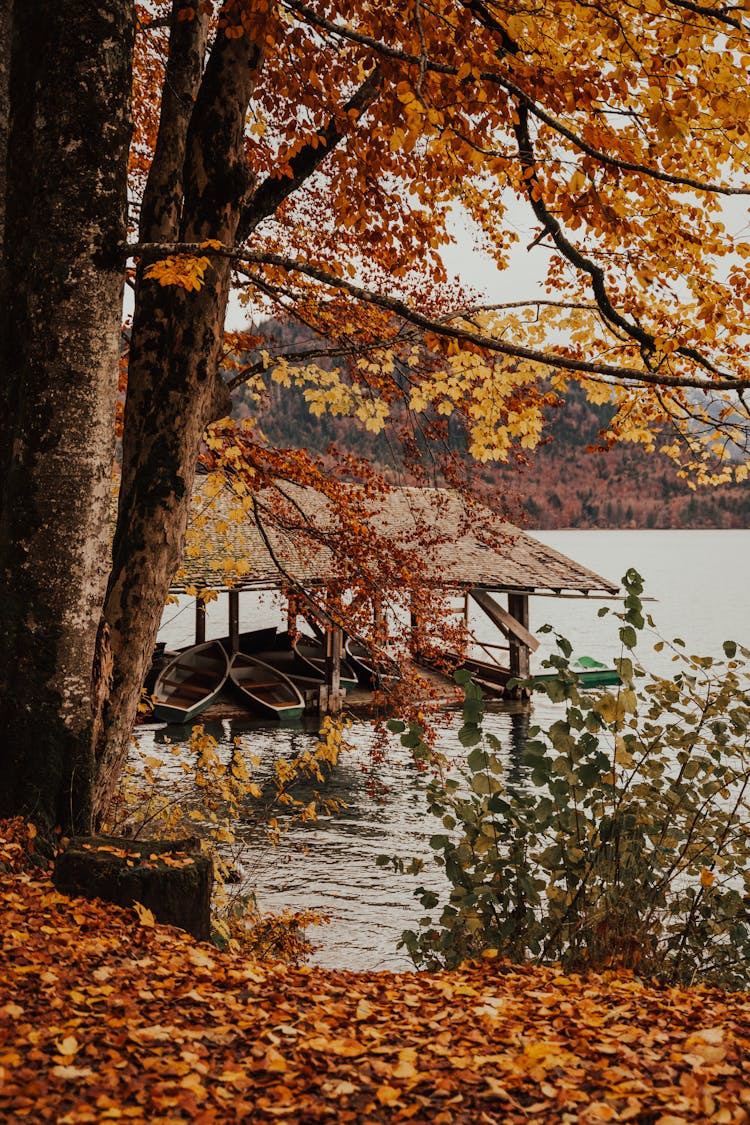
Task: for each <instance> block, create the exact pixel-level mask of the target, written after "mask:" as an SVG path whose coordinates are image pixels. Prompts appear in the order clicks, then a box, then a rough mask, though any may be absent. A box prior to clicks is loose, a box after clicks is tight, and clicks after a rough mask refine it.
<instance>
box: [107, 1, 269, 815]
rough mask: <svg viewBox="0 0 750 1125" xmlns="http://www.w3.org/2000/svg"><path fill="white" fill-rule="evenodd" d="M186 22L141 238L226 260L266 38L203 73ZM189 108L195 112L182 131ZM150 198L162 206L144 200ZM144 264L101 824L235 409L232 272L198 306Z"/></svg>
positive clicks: (212, 60) (112, 590)
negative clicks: (213, 430) (226, 368)
mask: <svg viewBox="0 0 750 1125" xmlns="http://www.w3.org/2000/svg"><path fill="white" fill-rule="evenodd" d="M180 22H183V23H184V22H185V21H180ZM189 22H190V23H192V24H194V28H193V33H192V35H191V34H190V33H189V32H188V31H185V30H184V29H180V31H179V34H176V33H175V29H173V32H172V36H171V42H170V61H169V66H170V68H171V70H172V72H173V73H174V74H175V75H176V76H178V77H179V80H180V81H181V82H182V83H183V85H184V89H185V90H186V91H189V90H191V89H192V90H193V95H192V96H191V98H190V100H189V101H188V100H187V99H185V98H182V99H179V100H175V101H174V103H171V104H167V105H165V107H164V109H163V115H164V116H163V119H162V126H161V127H160V134H159V141H160V144H159V145H157V162H156V168H155V169H154V170H152V176H151V178H150V181H149V187H148V188H147V191H146V197H145V198H144V204H143V216H144V220H143V223H142V226H141V231H140V237H141V239H142V240H143V241H144V242H152V241H157V242H164V241H165V240H166V241H179V242H187V243H201V242H203V241H205V240H207V239H216V240H218V241H219V242H221V243H223V244H224V245H230V246H231V245H233V243H234V240H235V236H236V232H237V228H238V224H239V221H240V216H241V214H242V209H243V207H244V205H245V203H246V200H247V196H248V192H249V188H250V184H249V181H248V173H247V158H246V155H245V147H244V130H245V117H246V114H247V107H248V104H249V101H250V97H251V95H252V91H253V89H254V87H255V83H256V82H257V79H258V76H259V73H260V68H261V66H262V49H261V47H260V46H259V44H260V43H262V42H263V38H264V36H263V34H262V28H261V29H259V31H258V34H257V36H256V37H255V38H253V37H252V36H250V35H248V34H243V35H242V36H240V37H238V38H231V37H229V38H228V37H226V36H224V35H223V33H222V32H219V34H218V35H217V38H216V40H215V43H214V45H213V47H212V49H211V53H210V56H209V58H208V61H207V63H206V66H205V69H204V70H202V71H201V68H200V66H196V60H197V59H198V58H199V57H201V56H202V50H203V47H204V45H205V36H204V35H203V34H202V33H201V29H200V26H199V21H198V20H192V21H189ZM186 104H189V105H190V106H191V107H192V112H191V114H190V118H189V121H188V120H186V119H185V117H184V106H185V105H186ZM170 115H171V116H170ZM152 191H154V192H156V193H157V195H158V199H152V198H151V193H152ZM170 200H171V202H169V201H170ZM158 256H159V255H158V254H157V255H155V257H157V258H158ZM147 264H148V263H147V262H142V263H141V267H140V270H139V274H138V279H137V286H136V305H135V311H134V316H133V329H132V336H131V341H130V358H129V364H128V393H127V400H126V406H125V427H124V439H123V465H122V482H121V488H120V499H119V510H118V520H117V530H116V533H115V539H114V544H113V554H112V572H111V576H110V582H109V589H108V593H107V600H106V604H105V611H104V616H105V621H106V624H107V627H108V630H109V634H110V637H111V640H112V653H113V659H114V682H113V687H112V692H111V694H110V696H109V699H108V700H107V703H106V709H105V715H104V728H103V737H102V738H101V740H100V742H99V745H98V747H97V786H96V793H95V801H94V812H95V816H100V815H102V814H103V813H104V811H105V810H106V807H107V803H108V800H109V798H110V795H111V792H112V788H113V786H114V784H115V782H116V779H117V777H118V775H119V773H120V771H121V769H122V766H123V764H124V761H125V758H126V756H127V751H128V743H129V738H130V732H131V730H132V724H133V720H134V718H135V711H136V707H137V703H138V699H139V692H140V687H141V684H142V683H143V680H144V676H145V674H146V672H147V669H148V666H149V661H150V658H151V653H152V651H153V646H154V642H155V639H156V633H157V630H158V626H159V621H160V616H161V611H162V608H163V605H164V602H165V599H166V596H167V593H168V590H169V585H170V583H171V581H172V578H173V576H174V573H175V570H176V569H177V567H178V565H179V562H180V559H181V557H182V550H183V545H184V538H185V531H186V527H187V519H188V511H189V504H190V496H191V492H192V487H193V480H194V475H195V465H196V461H197V456H198V451H199V448H200V442H201V439H202V437H203V433H204V431H205V428H206V426H207V425H208V423H209V422H211V421H212V420H214V419H215V418H220V417H222V416H223V415H224V414H226V413H228V411H229V406H230V402H229V395H228V393H227V392H226V390H225V389H224V385H223V382H222V380H221V378H220V376H219V374H218V368H219V361H220V356H221V346H222V340H223V333H224V318H225V313H226V306H227V300H228V294H229V283H230V264H229V262H228V260H227V259H224V258H218V257H216V258H214V259H213V260H212V263H211V266H210V268H209V269H208V270H207V272H206V276H205V281H204V284H203V287H202V288H201V289H200V291H198V292H188V291H186V290H184V289H181V288H179V287H174V286H172V287H162V286H160V285H159V284H158V283H157V282H156V281H153V280H149V279H147V278H146V277H145V276H144V266H145V265H147Z"/></svg>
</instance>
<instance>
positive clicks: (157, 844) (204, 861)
mask: <svg viewBox="0 0 750 1125" xmlns="http://www.w3.org/2000/svg"><path fill="white" fill-rule="evenodd" d="M53 879H54V884H55V886H56V887H57V889H58V890H59V891H62V893H63V894H68V895H81V896H82V897H84V898H101V899H104V901H105V902H113V903H115V904H116V905H117V906H132V905H133V904H134V903H136V902H138V903H140V904H141V905H142V906H145V907H146V908H147V909H148V910H150V911H151V913H152V914H153V915H154V918H155V919H156V921H157V922H164V923H166V924H169V925H173V926H179V927H180V929H183V930H187V932H188V933H190V934H192V935H193V937H195V938H198V940H199V941H208V940H209V938H210V937H211V888H212V886H213V866H212V863H211V860H210V858H209V857H208V856H205V855H202V854H201V851H200V846H199V843H198V840H197V839H195V838H189V839H186V840H172V841H163V840H120V839H115V838H114V837H111V836H87V837H78V838H74V839H72V840H71V841H70V843H69V844H68V846H67V847H66V848H65V850H64V851H63V852H61V853H60V855H58V857H57V859H56V861H55V869H54V876H53Z"/></svg>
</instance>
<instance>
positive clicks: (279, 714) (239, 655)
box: [229, 652, 305, 721]
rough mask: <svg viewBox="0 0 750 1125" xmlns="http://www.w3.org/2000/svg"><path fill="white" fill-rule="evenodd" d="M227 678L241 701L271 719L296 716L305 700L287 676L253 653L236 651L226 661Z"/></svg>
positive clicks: (301, 709) (286, 719)
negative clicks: (227, 668) (227, 661)
mask: <svg viewBox="0 0 750 1125" xmlns="http://www.w3.org/2000/svg"><path fill="white" fill-rule="evenodd" d="M229 680H230V683H231V684H232V686H233V687H234V688H235V690H236V692H237V694H238V695H241V696H242V699H243V702H244V703H245V704H246V705H247V706H249V707H250V708H251V710H253V711H257V712H259V714H261V715H264V716H265V717H267V718H271V719H281V720H284V721H288V720H290V719H298V718H299V717H300V715H301V714H302V712H303V711H304V709H305V701H304V699H303V697H302V695H301V693H300V692H299V691H298V690H297V688H296V687H295V686H294V684H293V683H292V681H291V680H290V679H289V677H288V676H285V675H283V674H282V673H281V672H279V671H278V670H277V669H276V668H273V667H272V666H271V665H270V664H266V663H265V661H263V660H259V659H258V658H257V657H255V656H248V655H247V654H246V653H244V652H236V653H235V654H234V656H233V657H232V660H231V662H230V665H229Z"/></svg>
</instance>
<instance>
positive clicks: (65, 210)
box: [0, 0, 134, 832]
mask: <svg viewBox="0 0 750 1125" xmlns="http://www.w3.org/2000/svg"><path fill="white" fill-rule="evenodd" d="M133 29H134V11H133V0H98V2H97V3H96V4H91V3H90V2H89V0H34V2H32V0H24V2H23V3H16V4H15V9H14V12H13V29H12V31H13V33H12V63H11V79H10V136H9V143H8V179H7V185H8V186H7V198H6V200H5V204H6V206H5V240H4V248H5V255H4V268H5V272H6V280H7V288H6V293H7V299H6V301H5V305H4V308H3V309H2V311H0V364H1V365H2V376H1V381H2V383H3V385H4V387H5V391H4V403H3V405H4V407H5V409H6V410H7V411H8V417H7V422H8V432H9V435H10V442H9V443H6V448H5V451H4V456H3V461H2V463H0V487H1V492H0V731H2V737H0V779H1V780H0V816H4V815H11V814H16V813H22V814H25V815H28V816H30V817H31V818H32V819H34V820H36V821H37V822H38V823H39V824H40V825H42V826H43V827H45V828H49V827H51V826H53V825H55V824H59V825H61V826H62V827H63V828H64V829H65V830H67V831H70V830H76V831H79V832H85V831H87V830H88V829H89V825H90V819H91V792H92V782H93V765H94V759H93V747H92V737H93V709H92V667H93V665H94V653H95V645H96V635H97V626H98V623H99V620H100V612H101V605H102V603H103V599H104V593H105V587H106V557H107V548H108V545H109V537H110V525H109V508H110V487H111V471H112V457H113V433H114V412H115V396H116V387H117V370H118V360H119V341H120V321H121V313H122V288H123V276H124V275H123V269H122V263H121V254H120V252H119V247H120V245H121V243H122V242H123V240H124V237H125V208H126V183H127V154H128V146H129V140H130V130H131V126H130V84H131V65H132V42H133Z"/></svg>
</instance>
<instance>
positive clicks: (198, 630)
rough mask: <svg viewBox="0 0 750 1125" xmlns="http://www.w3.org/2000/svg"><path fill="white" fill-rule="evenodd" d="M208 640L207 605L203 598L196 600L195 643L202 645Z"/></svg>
mask: <svg viewBox="0 0 750 1125" xmlns="http://www.w3.org/2000/svg"><path fill="white" fill-rule="evenodd" d="M205 639H206V603H205V602H204V600H203V598H196V599H195V643H196V644H197V645H202V644H203V642H204V641H205Z"/></svg>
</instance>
